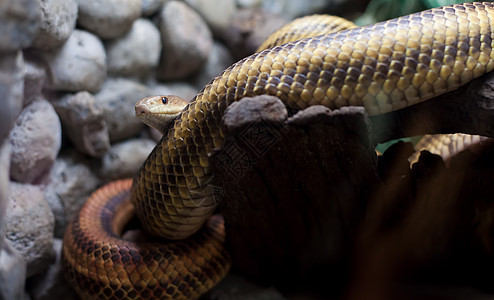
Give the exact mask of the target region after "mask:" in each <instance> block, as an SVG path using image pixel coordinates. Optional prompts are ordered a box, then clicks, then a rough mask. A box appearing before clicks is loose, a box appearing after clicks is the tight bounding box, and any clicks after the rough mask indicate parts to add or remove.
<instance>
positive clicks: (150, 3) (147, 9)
mask: <svg viewBox="0 0 494 300" xmlns="http://www.w3.org/2000/svg"><path fill="white" fill-rule="evenodd" d="M165 2H166V0H142V15H143V16H150V15H152V14H155V13H157V12H158V11H159V10H160V9H161V6H163V3H165Z"/></svg>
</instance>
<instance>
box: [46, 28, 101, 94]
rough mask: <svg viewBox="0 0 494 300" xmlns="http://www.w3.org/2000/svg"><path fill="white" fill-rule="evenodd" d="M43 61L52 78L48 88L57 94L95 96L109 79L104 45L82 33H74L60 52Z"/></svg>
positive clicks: (48, 55) (53, 53)
mask: <svg viewBox="0 0 494 300" xmlns="http://www.w3.org/2000/svg"><path fill="white" fill-rule="evenodd" d="M43 58H44V60H45V61H46V63H47V65H48V71H49V74H50V77H49V82H48V86H47V88H48V89H51V90H54V91H69V92H77V91H84V90H86V91H89V92H96V91H98V90H99V88H100V87H101V84H102V83H103V81H104V80H105V78H106V53H105V49H104V47H103V44H102V43H101V41H100V40H99V39H98V38H97V37H96V36H94V35H93V34H91V33H89V32H86V31H83V30H77V29H76V30H74V32H73V33H72V34H71V35H70V37H69V39H68V40H67V41H66V42H65V44H64V45H63V46H62V47H61V48H60V49H58V50H57V51H54V52H49V53H44V55H43Z"/></svg>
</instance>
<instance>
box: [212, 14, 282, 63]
mask: <svg viewBox="0 0 494 300" xmlns="http://www.w3.org/2000/svg"><path fill="white" fill-rule="evenodd" d="M289 20H290V19H287V18H286V17H285V16H282V15H277V14H273V13H270V12H268V11H266V10H263V9H261V8H252V9H239V10H238V11H237V12H236V13H235V15H234V16H233V18H232V21H231V23H230V26H229V27H228V30H227V31H225V32H224V33H223V35H222V36H221V37H222V40H224V41H225V42H226V45H227V46H228V48H229V49H230V51H232V54H233V56H234V57H235V58H236V59H241V58H244V57H246V56H248V55H251V54H252V53H254V52H255V51H256V50H257V48H258V47H259V46H260V45H261V43H262V42H263V41H264V40H265V39H266V38H267V37H268V36H269V35H270V34H271V33H273V32H274V31H275V30H277V29H278V28H280V27H281V26H283V25H284V24H286V23H288V21H289Z"/></svg>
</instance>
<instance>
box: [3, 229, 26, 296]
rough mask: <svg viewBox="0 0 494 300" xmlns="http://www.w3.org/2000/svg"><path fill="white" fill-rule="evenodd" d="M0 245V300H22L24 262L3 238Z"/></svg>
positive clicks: (24, 278) (24, 275)
mask: <svg viewBox="0 0 494 300" xmlns="http://www.w3.org/2000/svg"><path fill="white" fill-rule="evenodd" d="M4 240H5V241H4ZM0 244H3V247H2V248H1V249H0V299H23V297H24V282H25V281H26V260H25V259H24V256H22V254H21V253H19V251H17V250H16V249H15V248H14V247H12V246H11V243H10V241H8V240H6V239H5V238H4V237H3V236H2V240H1V241H0Z"/></svg>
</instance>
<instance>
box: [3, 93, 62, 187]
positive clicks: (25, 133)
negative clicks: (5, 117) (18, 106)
mask: <svg viewBox="0 0 494 300" xmlns="http://www.w3.org/2000/svg"><path fill="white" fill-rule="evenodd" d="M9 140H10V145H11V147H12V158H11V167H10V176H11V177H12V178H13V179H14V180H16V181H18V182H24V183H40V182H41V181H42V180H43V178H44V177H45V175H46V174H47V173H48V171H49V170H50V168H51V166H52V165H53V162H54V161H55V158H56V157H57V155H58V151H59V150H60V146H61V143H62V129H61V125H60V120H59V118H58V115H57V113H56V112H55V110H54V109H53V106H52V105H51V104H50V103H49V102H48V101H46V100H38V101H35V102H33V103H31V104H30V105H28V106H27V107H26V108H24V110H23V111H22V113H21V114H20V116H19V117H18V118H17V121H16V124H15V127H14V128H13V129H12V131H11V132H10V137H9Z"/></svg>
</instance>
